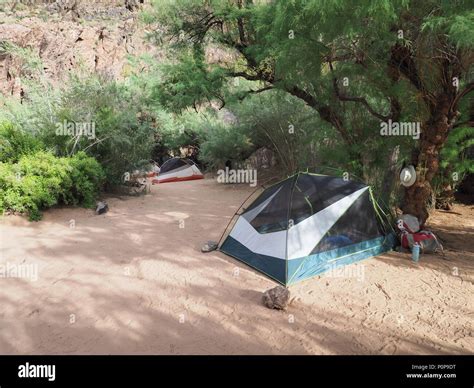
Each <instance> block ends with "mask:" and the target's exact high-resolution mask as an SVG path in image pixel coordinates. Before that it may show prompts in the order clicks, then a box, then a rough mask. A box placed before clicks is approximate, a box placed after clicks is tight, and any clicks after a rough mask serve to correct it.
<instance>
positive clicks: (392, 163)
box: [380, 145, 400, 206]
mask: <svg viewBox="0 0 474 388" xmlns="http://www.w3.org/2000/svg"><path fill="white" fill-rule="evenodd" d="M399 156H400V146H399V145H397V146H395V147H393V148H392V150H391V151H390V153H389V155H388V163H387V170H386V171H385V174H384V177H383V181H382V190H381V195H380V197H381V199H382V201H383V202H384V203H385V204H386V205H387V206H390V197H391V196H392V191H393V186H394V183H395V178H396V175H397V164H398V157H399Z"/></svg>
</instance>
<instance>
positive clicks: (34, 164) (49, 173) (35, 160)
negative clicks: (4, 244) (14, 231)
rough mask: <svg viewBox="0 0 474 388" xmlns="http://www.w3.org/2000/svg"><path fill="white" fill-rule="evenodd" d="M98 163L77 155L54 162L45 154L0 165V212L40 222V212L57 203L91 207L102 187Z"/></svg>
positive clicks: (50, 155)
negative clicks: (8, 211) (20, 215)
mask: <svg viewBox="0 0 474 388" xmlns="http://www.w3.org/2000/svg"><path fill="white" fill-rule="evenodd" d="M103 179H104V172H103V170H102V168H101V167H100V165H99V163H97V161H96V160H95V159H93V158H91V157H88V156H87V155H86V154H85V153H83V152H80V153H78V154H76V155H75V156H74V157H71V158H58V157H55V156H54V155H53V154H51V153H49V152H45V151H39V152H36V153H34V154H30V155H25V156H22V157H21V158H20V160H19V161H18V163H3V162H1V163H0V190H1V191H0V210H2V211H3V210H12V211H15V212H19V213H26V214H28V216H29V218H30V220H39V219H41V210H42V209H45V208H48V207H51V206H54V205H56V204H59V203H64V204H75V205H84V206H86V207H91V206H93V204H94V199H95V197H96V195H97V193H98V191H99V189H100V187H101V184H102V183H103Z"/></svg>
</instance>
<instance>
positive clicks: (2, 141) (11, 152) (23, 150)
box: [0, 122, 43, 162]
mask: <svg viewBox="0 0 474 388" xmlns="http://www.w3.org/2000/svg"><path fill="white" fill-rule="evenodd" d="M42 147H43V145H42V143H41V141H40V140H38V139H37V138H35V137H34V136H33V135H31V134H29V133H27V132H24V131H22V130H20V129H18V128H16V127H14V126H13V124H11V123H8V122H3V123H0V161H1V162H17V161H18V159H19V158H20V157H21V156H23V155H27V154H30V153H32V152H35V151H39V150H40V149H41V148H42Z"/></svg>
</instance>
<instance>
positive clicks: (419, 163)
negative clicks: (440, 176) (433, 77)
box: [402, 94, 458, 227]
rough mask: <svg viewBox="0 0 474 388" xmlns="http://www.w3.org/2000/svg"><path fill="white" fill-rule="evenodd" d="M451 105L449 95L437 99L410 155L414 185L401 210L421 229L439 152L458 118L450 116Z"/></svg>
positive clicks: (406, 193) (425, 218)
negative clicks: (416, 219) (417, 223)
mask: <svg viewBox="0 0 474 388" xmlns="http://www.w3.org/2000/svg"><path fill="white" fill-rule="evenodd" d="M451 104H452V99H451V98H450V95H447V94H445V95H442V96H439V97H438V99H437V103H436V105H435V106H434V107H433V109H432V111H431V117H430V118H429V120H428V121H426V122H425V123H423V125H422V131H421V136H420V140H419V145H418V148H417V149H415V151H414V152H413V155H412V163H413V165H414V166H415V169H416V182H415V183H414V184H413V185H412V186H410V187H407V188H405V196H404V200H403V204H402V210H403V212H404V213H408V214H413V215H414V216H416V217H418V219H419V220H420V224H421V226H422V227H423V226H424V224H425V222H426V220H427V219H428V217H429V214H428V209H427V202H428V199H429V198H430V197H431V195H432V187H431V182H432V180H433V178H434V176H435V175H436V173H437V172H438V169H439V152H440V151H441V149H442V148H443V145H444V143H445V142H446V139H447V137H448V134H449V130H450V129H451V128H452V126H453V124H454V121H455V120H456V118H457V115H458V112H455V113H452V112H451Z"/></svg>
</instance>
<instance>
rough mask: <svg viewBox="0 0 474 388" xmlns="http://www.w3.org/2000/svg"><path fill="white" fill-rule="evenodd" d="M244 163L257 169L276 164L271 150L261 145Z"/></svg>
mask: <svg viewBox="0 0 474 388" xmlns="http://www.w3.org/2000/svg"><path fill="white" fill-rule="evenodd" d="M244 164H245V165H248V166H250V167H251V168H255V169H257V170H260V169H262V168H263V169H265V168H270V167H273V166H275V165H276V157H275V154H274V153H273V151H272V150H270V149H269V148H266V147H262V148H259V149H258V150H256V151H255V152H254V153H253V154H252V155H250V156H249V158H248V159H247V160H246V161H245V163H244Z"/></svg>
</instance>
